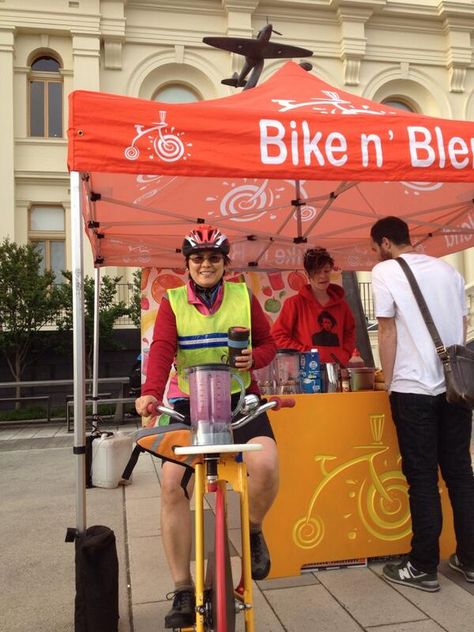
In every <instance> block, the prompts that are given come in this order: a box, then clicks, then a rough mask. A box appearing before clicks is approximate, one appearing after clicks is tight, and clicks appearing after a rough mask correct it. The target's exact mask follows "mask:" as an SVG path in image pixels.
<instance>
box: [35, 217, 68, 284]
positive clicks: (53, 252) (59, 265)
mask: <svg viewBox="0 0 474 632" xmlns="http://www.w3.org/2000/svg"><path fill="white" fill-rule="evenodd" d="M28 238H29V241H30V243H31V244H34V245H35V246H36V247H37V250H38V252H39V253H40V254H41V260H42V263H41V270H42V271H44V270H52V271H53V272H54V277H55V282H56V283H62V282H63V281H64V278H63V276H62V274H61V273H62V271H63V270H65V269H66V234H65V226H64V209H63V207H62V206H33V207H32V208H31V209H30V217H29V231H28Z"/></svg>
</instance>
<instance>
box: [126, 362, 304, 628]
mask: <svg viewBox="0 0 474 632" xmlns="http://www.w3.org/2000/svg"><path fill="white" fill-rule="evenodd" d="M232 379H234V380H237V382H240V384H241V397H240V399H239V402H238V404H237V406H236V408H235V409H234V411H231V409H230V382H231V380H232ZM189 380H190V413H191V428H190V427H189V426H186V425H184V424H183V423H173V424H171V425H170V426H168V427H161V428H159V429H158V428H149V429H145V430H142V431H139V432H138V433H137V443H140V441H143V440H144V439H145V438H147V440H148V445H147V446H146V447H145V449H146V450H147V451H149V452H154V453H155V454H157V455H158V456H162V455H163V450H162V449H161V448H159V447H158V445H157V442H156V440H155V439H154V438H153V437H154V431H155V432H156V433H157V432H158V431H159V433H160V435H161V436H165V435H166V434H167V432H169V433H170V434H169V435H168V437H167V439H171V437H172V436H173V435H172V433H180V434H176V442H175V443H174V445H173V453H174V455H175V459H176V460H178V461H182V462H183V464H187V465H188V466H190V465H192V466H193V467H194V473H195V487H194V494H195V517H194V521H195V552H196V568H195V596H196V619H195V623H194V625H193V626H191V627H187V628H177V629H175V632H177V631H178V630H180V631H181V632H208V631H213V632H235V626H236V616H237V615H242V616H243V617H244V621H245V630H246V632H254V630H255V624H254V610H253V597H252V572H251V553H250V533H249V508H248V489H247V470H246V466H245V463H244V461H243V460H242V458H240V457H239V455H241V453H243V452H248V451H258V450H261V449H262V446H261V445H260V444H254V443H247V444H234V443H233V438H232V430H233V429H237V428H240V427H242V426H244V425H246V424H247V423H249V422H251V421H252V420H253V419H255V417H257V416H258V415H260V414H261V413H262V412H264V411H265V410H268V409H270V408H273V409H275V410H278V409H279V408H283V407H293V406H294V405H295V402H294V400H293V399H289V398H288V399H282V398H280V397H271V398H270V399H269V401H263V403H260V400H259V398H258V397H257V396H256V395H245V392H244V388H243V384H242V383H241V380H240V376H239V375H238V374H236V373H231V372H230V370H229V368H228V367H227V366H225V365H201V366H198V367H191V369H190V373H189ZM156 410H158V411H159V412H161V413H164V414H167V415H169V416H170V417H173V418H174V419H175V420H176V421H177V422H183V421H184V417H183V415H181V414H180V413H178V412H176V411H175V410H173V409H171V408H167V407H165V406H157V407H156ZM150 412H154V411H151V410H150ZM239 412H240V414H241V415H243V417H241V418H240V419H238V420H236V421H232V419H233V417H235V416H236V415H237V413H239ZM203 420H205V421H203ZM209 420H210V421H209ZM140 435H141V437H142V439H141V438H140ZM178 437H179V439H178ZM153 441H154V442H155V445H157V448H156V450H155V451H154V450H153V449H152V445H153ZM168 443H170V442H169V441H168ZM171 443H173V440H171ZM229 488H230V489H232V490H233V491H235V492H237V493H238V494H239V497H240V522H241V549H242V557H241V577H240V581H239V582H238V584H237V586H234V582H233V577H232V569H231V560H230V552H229V539H228V531H227V519H226V493H227V491H228V489H229ZM205 494H214V495H215V521H214V526H213V533H212V538H208V539H210V540H211V543H212V544H211V550H210V551H209V553H208V557H207V564H206V563H205V559H204V535H205V533H204V532H205V527H204V499H205Z"/></svg>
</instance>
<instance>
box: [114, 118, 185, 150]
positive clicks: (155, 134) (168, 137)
mask: <svg viewBox="0 0 474 632" xmlns="http://www.w3.org/2000/svg"><path fill="white" fill-rule="evenodd" d="M134 127H135V131H136V132H137V134H136V136H135V138H134V139H133V140H132V144H131V145H129V146H128V147H127V148H126V149H125V151H124V154H125V158H127V160H136V159H137V158H138V157H139V155H140V150H139V149H138V147H137V143H138V142H139V141H140V140H141V139H142V138H146V140H148V142H149V143H150V145H149V146H148V147H147V150H148V151H153V152H154V153H155V154H156V155H157V156H158V158H159V159H160V160H163V161H164V162H175V161H177V160H179V159H180V158H182V156H183V155H184V151H185V147H184V143H183V141H182V140H181V138H180V137H179V136H180V133H177V134H176V133H174V132H173V131H171V132H168V133H166V134H165V133H164V132H163V130H164V129H165V128H167V127H168V123H167V122H166V111H165V110H160V122H159V123H156V122H154V123H153V125H152V126H151V127H145V126H144V125H135V126H134ZM171 130H174V128H171ZM153 157H154V156H153V155H149V158H150V159H152V158H153Z"/></svg>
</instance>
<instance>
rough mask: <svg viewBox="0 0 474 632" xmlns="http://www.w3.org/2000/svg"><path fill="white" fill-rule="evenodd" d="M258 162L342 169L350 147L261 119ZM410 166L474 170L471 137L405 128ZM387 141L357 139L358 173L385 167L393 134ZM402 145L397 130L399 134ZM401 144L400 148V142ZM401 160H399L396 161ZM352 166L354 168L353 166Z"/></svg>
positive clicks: (330, 135) (305, 125) (306, 127)
mask: <svg viewBox="0 0 474 632" xmlns="http://www.w3.org/2000/svg"><path fill="white" fill-rule="evenodd" d="M259 126H260V159H261V161H262V163H263V164H265V165H281V164H284V163H286V162H291V164H292V165H294V166H299V165H304V166H310V165H317V166H319V167H324V166H325V165H326V164H328V165H330V166H332V167H343V166H344V165H345V164H346V163H347V162H348V161H349V159H350V155H349V149H348V148H349V144H348V140H347V138H346V136H345V135H344V134H343V133H342V132H340V131H330V132H327V131H326V132H323V131H321V130H314V129H311V127H310V123H309V122H308V121H306V120H303V121H298V122H296V121H290V122H289V123H288V124H287V125H286V126H285V125H284V124H283V123H282V122H281V121H278V120H275V119H261V120H260V122H259ZM405 129H406V135H407V136H406V139H407V143H406V144H407V148H408V155H407V156H406V160H407V161H408V163H409V166H411V167H415V168H423V169H426V168H430V167H433V168H438V169H445V168H454V169H457V170H461V169H468V168H471V169H472V168H474V137H471V138H468V139H465V138H462V137H461V136H448V135H447V134H446V133H444V132H443V130H442V129H441V128H440V127H439V126H435V127H434V130H433V131H431V130H430V129H429V128H427V127H425V126H422V125H409V126H407V127H406V128H405ZM385 135H386V136H385V137H384V138H383V137H382V136H381V135H379V134H376V133H369V134H366V133H361V134H360V136H359V139H358V145H359V147H358V149H359V151H358V152H357V153H358V155H359V156H360V165H357V166H360V167H364V168H367V167H371V168H372V167H377V168H381V167H383V165H384V149H385V147H384V144H385V145H387V146H389V145H390V143H391V142H392V141H393V140H394V139H395V134H394V132H393V131H392V130H390V129H386V130H385ZM398 136H399V141H400V138H401V136H400V129H399V130H398ZM399 144H400V142H399ZM400 158H401V160H404V158H403V156H401V157H400ZM354 166H356V165H354Z"/></svg>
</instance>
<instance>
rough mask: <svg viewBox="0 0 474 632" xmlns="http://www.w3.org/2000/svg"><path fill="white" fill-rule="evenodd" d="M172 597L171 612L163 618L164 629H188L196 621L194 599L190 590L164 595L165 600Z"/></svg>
mask: <svg viewBox="0 0 474 632" xmlns="http://www.w3.org/2000/svg"><path fill="white" fill-rule="evenodd" d="M171 597H173V605H172V607H171V610H170V611H169V612H168V614H167V615H166V616H165V628H188V627H191V626H193V625H194V623H195V620H196V613H195V603H196V602H195V598H194V592H193V591H192V590H187V589H184V590H175V591H174V592H172V593H169V594H168V595H166V599H171Z"/></svg>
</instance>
